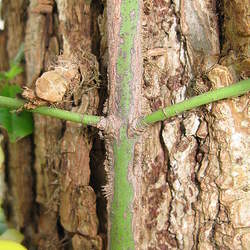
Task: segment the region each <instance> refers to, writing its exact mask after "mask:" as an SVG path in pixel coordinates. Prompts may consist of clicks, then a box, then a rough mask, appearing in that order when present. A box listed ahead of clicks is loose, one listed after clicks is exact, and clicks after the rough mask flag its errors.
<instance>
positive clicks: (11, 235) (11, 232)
mask: <svg viewBox="0 0 250 250" xmlns="http://www.w3.org/2000/svg"><path fill="white" fill-rule="evenodd" d="M0 239H1V240H11V241H14V242H17V243H21V242H22V241H23V239H24V236H23V234H21V233H20V232H19V231H17V230H16V229H14V228H11V229H7V230H6V231H5V232H4V233H3V234H2V235H1V236H0Z"/></svg>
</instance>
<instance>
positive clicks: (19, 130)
mask: <svg viewBox="0 0 250 250" xmlns="http://www.w3.org/2000/svg"><path fill="white" fill-rule="evenodd" d="M22 72H23V69H22V68H21V67H20V66H19V64H18V63H12V64H11V68H10V70H9V71H6V72H0V95H1V96H6V97H12V98H15V97H16V95H17V94H19V93H21V92H22V89H21V87H20V86H18V85H14V84H12V83H11V81H12V80H13V79H14V78H15V77H16V76H18V75H19V74H21V73H22ZM0 126H1V127H3V128H4V129H6V130H7V132H8V135H9V139H10V141H11V142H16V141H17V140H19V139H21V138H23V137H25V136H27V135H29V134H31V133H32V132H33V130H34V125H33V117H32V114H31V113H29V112H27V111H22V112H20V113H18V112H16V111H14V110H11V109H9V108H6V107H2V108H0Z"/></svg>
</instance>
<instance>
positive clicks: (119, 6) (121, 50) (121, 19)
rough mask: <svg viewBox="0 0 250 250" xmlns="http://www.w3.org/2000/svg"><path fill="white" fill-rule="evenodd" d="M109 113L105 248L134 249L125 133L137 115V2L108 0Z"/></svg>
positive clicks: (129, 148) (129, 152)
mask: <svg viewBox="0 0 250 250" xmlns="http://www.w3.org/2000/svg"><path fill="white" fill-rule="evenodd" d="M107 10H108V30H109V79H110V83H109V84H110V97H109V109H110V113H109V115H113V116H114V117H115V119H116V121H117V124H120V125H119V126H118V128H117V131H116V132H117V134H116V137H115V139H114V142H113V157H114V183H113V188H114V194H113V197H112V200H111V201H110V209H111V211H110V220H109V227H110V235H109V249H111V250H128V249H130V250H132V249H135V244H134V238H133V232H132V221H133V220H132V219H133V218H132V200H133V195H134V191H133V187H132V183H131V172H132V171H131V169H132V164H133V151H134V144H135V139H134V138H130V137H129V136H128V131H129V129H130V124H131V121H132V120H133V118H135V116H137V115H138V106H139V105H138V102H139V101H138V96H139V95H140V93H139V92H140V87H138V86H140V84H141V75H142V70H141V67H142V66H141V64H142V62H141V50H140V34H139V33H140V1H137V0H108V2H107Z"/></svg>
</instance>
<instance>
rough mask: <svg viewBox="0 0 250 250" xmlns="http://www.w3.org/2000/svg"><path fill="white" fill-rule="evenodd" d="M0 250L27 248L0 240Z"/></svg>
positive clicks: (25, 249)
mask: <svg viewBox="0 0 250 250" xmlns="http://www.w3.org/2000/svg"><path fill="white" fill-rule="evenodd" d="M0 250H27V248H25V247H24V246H22V245H21V244H18V243H16V242H13V241H9V240H0Z"/></svg>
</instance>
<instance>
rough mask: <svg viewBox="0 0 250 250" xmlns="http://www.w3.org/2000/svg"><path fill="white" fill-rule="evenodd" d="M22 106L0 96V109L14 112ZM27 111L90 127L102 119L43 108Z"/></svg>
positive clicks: (18, 101)
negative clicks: (4, 108) (3, 108)
mask: <svg viewBox="0 0 250 250" xmlns="http://www.w3.org/2000/svg"><path fill="white" fill-rule="evenodd" d="M24 104H25V101H23V100H19V99H16V98H10V97H5V96H0V107H6V108H9V109H11V110H16V109H20V108H22V107H23V105H24ZM27 111H30V112H33V113H38V114H41V115H46V116H51V117H55V118H58V119H62V120H67V121H71V122H76V123H82V124H85V125H92V126H95V125H97V124H98V123H99V122H100V120H101V118H102V117H101V116H94V115H86V114H79V113H76V112H71V111H67V110H62V109H57V108H50V107H45V106H43V107H38V108H36V109H28V110H27Z"/></svg>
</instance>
